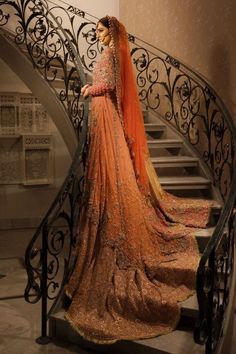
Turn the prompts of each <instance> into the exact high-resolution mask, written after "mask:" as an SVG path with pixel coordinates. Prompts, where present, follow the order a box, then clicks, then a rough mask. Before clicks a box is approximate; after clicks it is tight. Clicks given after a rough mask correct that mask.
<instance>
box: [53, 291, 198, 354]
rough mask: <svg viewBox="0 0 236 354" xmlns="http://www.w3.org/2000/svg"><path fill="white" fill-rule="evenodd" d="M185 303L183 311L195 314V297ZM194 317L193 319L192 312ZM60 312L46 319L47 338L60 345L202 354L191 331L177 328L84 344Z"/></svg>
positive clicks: (150, 353) (137, 353) (142, 352)
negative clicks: (139, 337) (106, 342)
mask: <svg viewBox="0 0 236 354" xmlns="http://www.w3.org/2000/svg"><path fill="white" fill-rule="evenodd" d="M193 298H194V299H191V300H190V298H189V299H188V300H186V310H187V311H190V307H191V306H194V308H195V309H196V311H197V303H196V301H197V300H196V297H194V296H193ZM182 311H183V310H181V312H182ZM193 311H194V316H196V313H195V310H193ZM64 313H65V312H64V310H60V311H58V312H57V313H55V314H53V315H51V316H50V319H49V335H50V336H51V337H52V338H53V340H58V339H60V340H63V341H64V342H68V343H73V344H77V345H78V346H80V347H82V348H85V349H89V350H91V351H92V352H93V350H94V351H95V352H96V353H97V352H104V353H109V354H111V353H112V354H121V353H122V354H125V353H127V354H131V353H132V354H133V353H135V354H147V353H148V354H163V353H166V354H189V353H190V352H191V353H192V354H194V353H196V354H197V353H198V354H200V353H201V354H203V353H204V347H202V346H200V345H198V344H196V343H194V340H193V332H192V331H191V330H189V331H184V330H180V329H177V330H175V331H173V332H171V333H169V334H166V335H163V336H159V337H155V338H150V339H142V340H134V341H126V340H124V341H119V342H117V343H115V344H113V345H96V344H93V343H91V342H88V341H85V340H84V339H83V338H81V336H79V334H78V333H77V332H76V331H75V330H74V329H73V328H72V327H71V326H70V325H69V323H68V322H67V321H66V320H65V319H64Z"/></svg>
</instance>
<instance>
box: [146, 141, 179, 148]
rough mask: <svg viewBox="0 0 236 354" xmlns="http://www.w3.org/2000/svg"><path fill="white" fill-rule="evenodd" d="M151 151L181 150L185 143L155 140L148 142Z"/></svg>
mask: <svg viewBox="0 0 236 354" xmlns="http://www.w3.org/2000/svg"><path fill="white" fill-rule="evenodd" d="M147 143H148V147H149V149H180V148H181V147H182V146H183V141H182V140H180V139H153V140H147Z"/></svg>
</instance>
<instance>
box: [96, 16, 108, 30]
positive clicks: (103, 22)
mask: <svg viewBox="0 0 236 354" xmlns="http://www.w3.org/2000/svg"><path fill="white" fill-rule="evenodd" d="M99 23H101V24H102V25H103V26H105V27H106V28H108V29H109V28H110V22H109V16H105V17H102V18H100V20H98V22H97V25H98V24H99Z"/></svg>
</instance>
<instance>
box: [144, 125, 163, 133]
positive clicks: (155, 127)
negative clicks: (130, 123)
mask: <svg viewBox="0 0 236 354" xmlns="http://www.w3.org/2000/svg"><path fill="white" fill-rule="evenodd" d="M144 127H145V130H146V131H153V132H155V131H158V130H165V129H166V126H165V124H161V123H144Z"/></svg>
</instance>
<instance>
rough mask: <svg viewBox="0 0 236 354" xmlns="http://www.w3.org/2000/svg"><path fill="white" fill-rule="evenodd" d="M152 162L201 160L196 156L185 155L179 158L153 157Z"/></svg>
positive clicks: (178, 156)
mask: <svg viewBox="0 0 236 354" xmlns="http://www.w3.org/2000/svg"><path fill="white" fill-rule="evenodd" d="M151 160H152V162H154V163H155V162H166V161H168V162H172V161H173V162H176V161H181V162H182V161H183V162H185V161H193V162H194V161H196V162H198V161H199V159H198V158H197V157H194V156H183V155H177V156H158V157H151Z"/></svg>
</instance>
